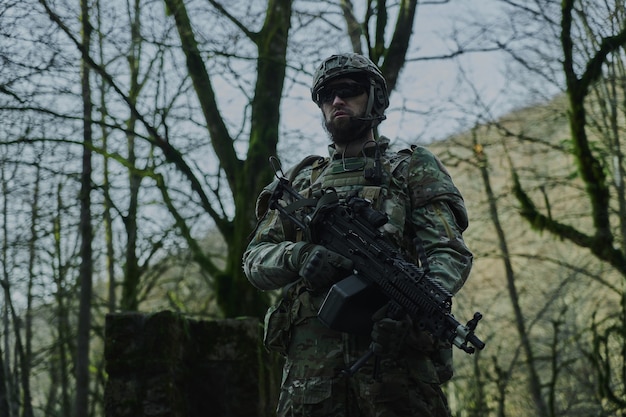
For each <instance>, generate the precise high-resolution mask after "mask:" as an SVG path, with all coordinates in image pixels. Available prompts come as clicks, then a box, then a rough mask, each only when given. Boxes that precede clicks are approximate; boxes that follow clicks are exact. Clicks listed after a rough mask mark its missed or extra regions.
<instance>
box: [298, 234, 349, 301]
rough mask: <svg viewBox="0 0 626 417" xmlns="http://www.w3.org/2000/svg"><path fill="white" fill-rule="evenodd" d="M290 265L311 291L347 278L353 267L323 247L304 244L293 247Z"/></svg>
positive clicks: (344, 258) (347, 261)
mask: <svg viewBox="0 0 626 417" xmlns="http://www.w3.org/2000/svg"><path fill="white" fill-rule="evenodd" d="M290 263H291V265H292V266H293V269H294V270H296V271H298V273H299V274H300V276H301V277H303V278H304V280H305V281H306V283H307V287H309V289H311V290H321V289H325V288H328V287H330V286H331V285H333V284H334V283H335V282H337V281H338V280H339V279H341V278H343V277H345V276H347V275H348V273H349V272H350V271H351V270H352V266H353V262H352V261H351V260H350V259H348V258H346V257H344V256H341V255H339V254H338V253H335V252H333V251H330V250H328V249H326V248H325V247H324V246H321V245H315V244H312V243H306V242H298V243H296V244H295V245H294V247H293V249H292V251H291V259H290Z"/></svg>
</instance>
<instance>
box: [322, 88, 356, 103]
mask: <svg viewBox="0 0 626 417" xmlns="http://www.w3.org/2000/svg"><path fill="white" fill-rule="evenodd" d="M363 93H365V87H363V86H362V85H361V84H333V85H328V86H323V87H322V88H320V89H319V90H318V91H317V102H318V103H330V102H331V101H333V100H334V99H335V97H339V98H351V97H358V96H360V95H361V94H363Z"/></svg>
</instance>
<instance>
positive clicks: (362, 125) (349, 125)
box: [324, 113, 371, 145]
mask: <svg viewBox="0 0 626 417" xmlns="http://www.w3.org/2000/svg"><path fill="white" fill-rule="evenodd" d="M358 117H363V113H361V114H358V115H354V116H350V117H345V118H339V119H332V118H331V119H330V120H329V119H328V118H325V120H324V128H325V129H326V132H328V136H330V138H331V140H332V141H333V143H336V144H338V145H347V144H348V143H350V142H354V141H358V140H361V139H363V137H364V136H365V135H366V134H367V132H368V130H369V129H370V126H371V122H369V121H364V120H360V119H358Z"/></svg>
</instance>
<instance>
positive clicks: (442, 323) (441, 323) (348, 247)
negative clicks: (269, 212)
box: [269, 159, 485, 374]
mask: <svg viewBox="0 0 626 417" xmlns="http://www.w3.org/2000/svg"><path fill="white" fill-rule="evenodd" d="M270 161H271V163H272V164H273V166H274V170H275V172H276V176H277V178H278V184H277V186H276V188H275V190H274V192H273V194H272V196H271V197H270V201H269V207H270V208H271V209H276V210H278V211H279V212H280V213H281V214H282V215H283V216H284V217H285V218H287V219H288V220H289V221H291V222H293V223H294V224H295V226H296V227H297V228H299V229H301V230H302V232H303V233H304V237H305V240H306V241H307V242H310V243H315V244H319V245H322V246H324V247H326V248H327V249H329V250H331V251H334V252H336V253H338V254H340V255H342V256H345V257H346V258H349V259H351V260H352V261H353V263H354V273H353V274H352V275H350V276H349V277H347V278H345V279H343V280H341V281H339V282H337V283H336V284H334V285H333V286H332V287H331V289H330V291H329V292H328V294H327V296H326V298H325V299H324V302H323V303H322V306H321V307H320V310H319V312H318V318H319V320H320V321H321V322H322V323H324V324H325V325H326V326H328V327H329V328H331V329H333V330H338V331H342V332H348V333H359V334H369V332H370V330H371V328H372V325H373V323H372V321H371V316H372V314H373V313H374V312H375V311H377V310H378V309H379V308H381V307H383V306H384V305H385V303H387V314H388V316H389V317H390V318H395V319H399V318H401V317H404V316H405V315H406V314H408V315H409V316H410V317H411V318H412V320H413V322H414V323H417V325H418V327H419V328H420V329H421V330H426V331H428V332H429V333H430V334H432V335H433V336H434V337H436V338H437V339H440V340H441V341H445V342H449V343H451V344H453V345H454V346H456V347H458V348H459V349H461V350H463V351H464V352H467V353H469V354H472V353H474V352H475V350H476V349H479V350H482V349H483V348H484V347H485V343H484V342H483V341H481V340H480V339H479V338H478V337H477V336H476V335H475V334H474V330H475V329H476V326H477V325H478V321H479V320H480V319H481V318H482V315H481V314H480V313H478V312H476V313H475V314H474V317H473V318H472V319H471V320H469V321H468V322H467V324H465V325H463V324H461V323H459V322H458V321H457V320H456V319H455V318H454V316H453V315H452V313H451V310H452V294H451V293H450V292H449V291H447V290H446V289H445V288H443V287H442V286H441V284H439V283H438V282H437V281H435V280H433V279H432V278H431V277H430V276H429V269H428V261H427V259H426V254H425V253H424V250H423V248H422V245H421V243H420V242H419V241H417V240H416V242H415V244H416V245H417V247H418V251H419V252H420V256H419V257H420V262H419V263H420V265H419V266H418V265H416V264H414V263H413V262H409V261H407V260H405V259H404V258H403V257H402V255H401V254H400V253H399V251H398V250H396V249H395V248H394V247H393V246H392V245H391V244H389V242H388V241H387V240H386V239H385V237H384V235H383V233H382V232H381V231H380V230H379V228H380V227H381V226H383V225H384V224H385V223H387V221H388V218H387V215H386V214H385V213H383V212H380V211H377V210H375V209H373V208H372V207H371V203H370V202H369V201H368V200H366V199H363V198H359V197H351V198H348V199H347V201H346V202H345V203H341V202H340V200H339V198H338V196H337V193H336V191H335V190H334V189H332V188H329V189H326V190H324V194H322V196H321V197H320V198H319V199H305V198H304V197H303V196H302V195H300V194H299V193H298V192H297V191H296V190H295V189H294V188H293V187H292V186H291V184H290V183H289V181H288V180H287V179H286V178H285V176H284V175H283V174H282V170H281V169H280V165H278V167H276V165H275V164H276V163H278V162H277V160H276V159H274V160H272V159H270ZM279 172H280V174H281V175H280V176H279ZM285 193H286V194H287V195H288V196H290V197H291V200H293V202H292V203H291V204H288V205H287V206H283V205H281V203H280V202H279V200H281V199H282V198H283V196H284V195H285ZM371 356H372V352H371V351H370V352H369V353H368V354H366V355H365V356H363V357H362V358H361V359H359V360H358V361H357V363H355V364H354V365H353V366H352V367H351V368H350V370H349V372H348V373H349V374H352V373H354V372H356V370H358V368H359V367H360V366H362V365H363V364H364V363H365V362H366V361H367V360H368V359H369V357H371Z"/></svg>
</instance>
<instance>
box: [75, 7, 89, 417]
mask: <svg viewBox="0 0 626 417" xmlns="http://www.w3.org/2000/svg"><path fill="white" fill-rule="evenodd" d="M80 5H81V20H82V32H83V45H84V48H85V50H86V51H87V53H89V50H90V43H91V29H92V28H91V25H90V23H89V2H88V0H81V2H80ZM81 67H82V79H81V81H82V98H83V118H84V119H83V142H84V146H83V167H82V173H81V191H80V226H79V227H80V238H81V245H80V258H81V260H80V269H79V282H80V298H79V307H78V331H77V343H76V371H75V373H76V394H75V395H76V396H75V399H74V400H75V402H74V410H73V416H74V417H87V416H88V410H89V333H90V330H91V293H92V284H93V283H92V275H93V261H92V248H91V241H92V239H93V230H92V227H91V195H90V194H91V171H92V168H91V153H92V151H91V148H92V130H91V122H92V103H91V86H90V84H89V72H90V71H89V66H88V65H87V63H86V62H85V61H84V60H81Z"/></svg>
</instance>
